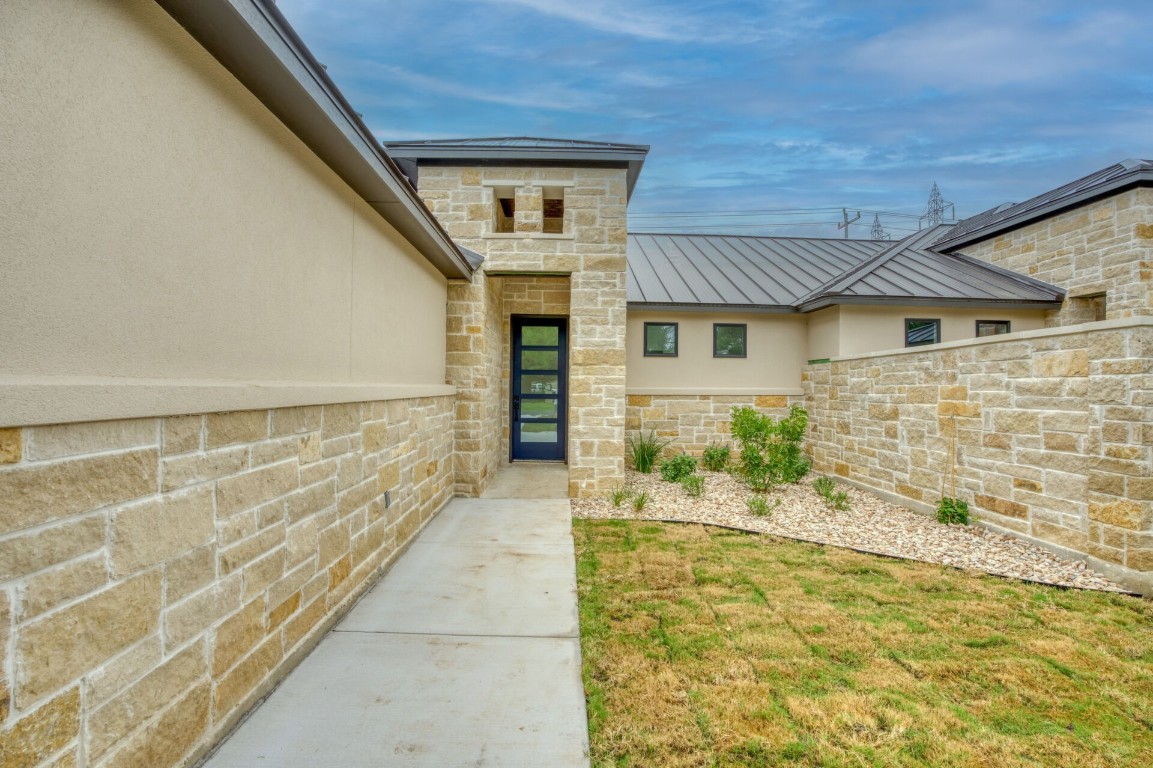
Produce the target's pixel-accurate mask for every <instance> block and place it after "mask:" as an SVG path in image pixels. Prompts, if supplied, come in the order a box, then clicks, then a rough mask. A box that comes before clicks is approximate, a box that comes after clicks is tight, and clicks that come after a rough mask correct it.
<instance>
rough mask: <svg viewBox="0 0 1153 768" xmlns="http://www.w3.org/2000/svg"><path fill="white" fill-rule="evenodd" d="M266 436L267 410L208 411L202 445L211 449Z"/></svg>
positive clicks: (254, 440) (250, 441) (249, 441)
mask: <svg viewBox="0 0 1153 768" xmlns="http://www.w3.org/2000/svg"><path fill="white" fill-rule="evenodd" d="M267 437H268V411H232V412H229V413H210V414H208V415H207V416H206V417H205V432H204V447H205V448H207V449H209V450H211V449H213V448H221V447H223V446H225V445H236V444H237V443H255V442H256V441H257V440H264V439H265V438H267Z"/></svg>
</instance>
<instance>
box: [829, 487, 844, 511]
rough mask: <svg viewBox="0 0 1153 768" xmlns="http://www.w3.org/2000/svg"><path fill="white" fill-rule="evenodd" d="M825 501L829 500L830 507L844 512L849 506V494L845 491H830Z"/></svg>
mask: <svg viewBox="0 0 1153 768" xmlns="http://www.w3.org/2000/svg"><path fill="white" fill-rule="evenodd" d="M826 501H828V502H829V506H830V507H832V508H833V509H835V510H837V511H838V512H844V511H846V510H847V509H848V508H849V494H848V492H847V491H837V492H836V493H830V494H829V497H828V498H827V499H826Z"/></svg>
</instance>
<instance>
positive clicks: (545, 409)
mask: <svg viewBox="0 0 1153 768" xmlns="http://www.w3.org/2000/svg"><path fill="white" fill-rule="evenodd" d="M510 320H511V334H512V352H511V361H510V362H511V364H510V366H509V368H510V372H509V387H508V389H509V441H508V443H509V460H510V461H526V460H527V461H564V460H565V458H566V448H567V440H566V434H567V432H568V429H567V427H568V424H567V418H566V417H567V414H568V318H566V317H540V316H530V315H513V316H512V317H511V318H510ZM526 327H529V328H552V327H555V328H556V329H557V334H556V344H542V343H535V344H525V343H524V329H525V328H526ZM535 341H538V342H539V341H540V339H536V340H535ZM525 352H527V353H529V355H530V359H531V360H532V362H531V363H530V365H529V367H528V368H526V367H525V360H526V356H525V355H524V353H525ZM553 352H555V353H556V367H555V368H554V367H551V365H549V363H550V362H551V355H550V353H553ZM532 353H538V354H536V355H532ZM550 380H551V381H550ZM554 387H555V390H554ZM553 401H555V404H556V409H555V412H550V409H549V405H550V404H551V403H552V402H553ZM553 424H555V425H556V429H555V435H556V441H555V442H553V441H550V440H547V439H545V440H531V439H529V440H524V439H522V438H523V437H525V436H526V435H540V436H542V437H544V436H547V435H549V434H551V431H550V430H549V427H550V426H551V425H553ZM526 426H527V427H530V429H524V427H526ZM534 427H535V428H537V429H538V430H539V431H533V430H532V429H531V428H534Z"/></svg>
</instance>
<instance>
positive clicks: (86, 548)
mask: <svg viewBox="0 0 1153 768" xmlns="http://www.w3.org/2000/svg"><path fill="white" fill-rule="evenodd" d="M103 546H104V516H103V515H92V516H89V517H86V518H82V519H77V520H69V521H68V522H65V523H63V524H61V525H57V526H53V527H51V528H40V529H37V530H36V531H32V532H29V533H25V534H22V535H20V536H14V537H11V538H8V539H4V540H3V541H0V582H3V581H8V580H10V579H15V578H18V577H20V576H24V575H26V574H30V573H34V572H35V571H39V570H40V569H42V568H47V567H49V566H52V565H55V564H56V563H62V562H64V561H66V560H71V559H73V558H76V557H81V556H83V555H85V554H88V553H92V552H96V551H98V550H100V549H101V548H102V547H103Z"/></svg>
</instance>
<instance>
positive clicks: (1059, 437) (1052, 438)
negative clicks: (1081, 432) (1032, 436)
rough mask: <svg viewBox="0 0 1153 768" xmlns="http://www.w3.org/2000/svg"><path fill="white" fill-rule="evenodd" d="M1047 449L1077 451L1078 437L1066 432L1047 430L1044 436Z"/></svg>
mask: <svg viewBox="0 0 1153 768" xmlns="http://www.w3.org/2000/svg"><path fill="white" fill-rule="evenodd" d="M1044 444H1045V450H1047V451H1076V450H1077V449H1078V448H1077V438H1076V436H1074V435H1069V434H1066V433H1064V432H1046V433H1045V438H1044Z"/></svg>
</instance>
